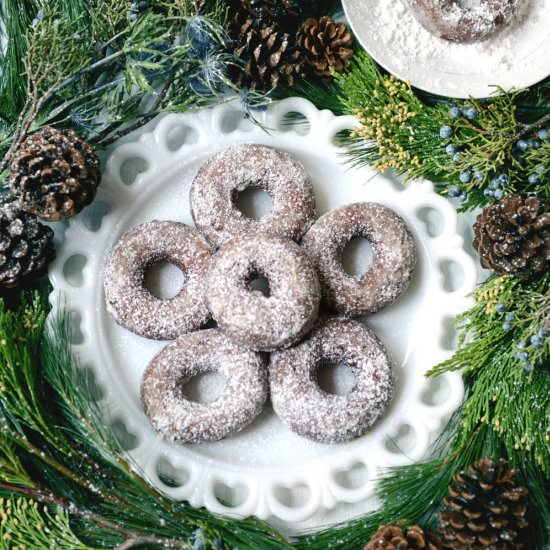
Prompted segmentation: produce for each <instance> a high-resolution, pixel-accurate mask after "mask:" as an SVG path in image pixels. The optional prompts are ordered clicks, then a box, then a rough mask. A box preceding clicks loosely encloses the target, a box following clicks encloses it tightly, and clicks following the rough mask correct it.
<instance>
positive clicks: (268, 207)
mask: <svg viewBox="0 0 550 550" xmlns="http://www.w3.org/2000/svg"><path fill="white" fill-rule="evenodd" d="M235 205H236V207H237V209H238V210H239V211H240V212H241V213H242V214H243V216H245V217H246V218H249V219H251V220H260V219H262V218H265V217H267V216H269V215H270V214H271V211H272V210H273V199H272V197H271V195H270V194H269V193H268V192H267V191H265V190H264V189H261V188H260V187H247V188H246V189H244V190H243V191H240V192H238V193H237V196H236V198H235Z"/></svg>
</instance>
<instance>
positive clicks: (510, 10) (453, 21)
mask: <svg viewBox="0 0 550 550" xmlns="http://www.w3.org/2000/svg"><path fill="white" fill-rule="evenodd" d="M518 4H519V3H518V0H479V5H475V6H465V5H464V0H409V5H410V7H411V9H412V12H413V14H414V15H415V17H416V18H417V19H418V21H419V22H420V24H421V25H422V26H423V27H424V28H426V29H427V30H428V31H430V32H431V33H432V34H435V35H436V36H439V37H440V38H443V39H445V40H450V41H451V42H460V43H463V44H470V43H473V42H481V41H483V40H486V39H487V38H490V37H491V36H493V35H494V34H496V33H497V32H499V31H500V30H501V29H503V28H504V27H506V26H507V25H508V24H509V23H510V22H511V21H512V18H513V16H514V15H515V13H516V11H517V8H518Z"/></svg>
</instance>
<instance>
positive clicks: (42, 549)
mask: <svg viewBox="0 0 550 550" xmlns="http://www.w3.org/2000/svg"><path fill="white" fill-rule="evenodd" d="M3 490H4V488H3V487H2V486H1V485H0V492H1V491H3ZM7 490H9V488H8V489H7ZM10 492H11V491H10ZM16 548H32V549H33V550H51V549H52V548H55V549H56V550H94V549H93V548H91V547H89V546H87V545H85V544H83V543H82V542H81V541H80V540H79V538H78V537H77V536H76V535H75V533H74V532H73V530H72V528H71V525H70V519H69V515H68V513H67V512H66V511H64V510H61V509H59V508H57V507H54V509H53V511H52V510H51V509H50V508H49V507H48V506H42V507H39V506H38V502H37V501H36V500H34V499H29V498H21V497H19V498H15V497H13V496H7V497H2V498H0V550H14V549H16Z"/></svg>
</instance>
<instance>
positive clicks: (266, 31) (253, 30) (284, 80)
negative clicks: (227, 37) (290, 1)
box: [234, 18, 300, 91]
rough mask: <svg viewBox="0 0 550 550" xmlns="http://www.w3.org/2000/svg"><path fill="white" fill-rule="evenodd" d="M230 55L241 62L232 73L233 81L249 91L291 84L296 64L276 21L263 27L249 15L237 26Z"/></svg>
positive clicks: (295, 71) (295, 58)
mask: <svg viewBox="0 0 550 550" xmlns="http://www.w3.org/2000/svg"><path fill="white" fill-rule="evenodd" d="M234 54H235V56H236V57H238V58H239V59H242V61H243V62H244V68H243V69H241V70H239V71H238V73H237V74H236V75H235V80H236V83H237V84H238V85H239V86H241V87H243V86H244V87H247V88H249V89H251V90H260V91H268V90H270V89H272V88H276V87H278V86H280V87H289V86H292V85H293V84H294V78H295V76H296V73H297V72H298V70H299V67H300V61H299V54H298V52H297V51H296V50H295V48H294V47H293V45H292V44H291V43H290V40H289V35H288V33H284V32H282V31H280V30H279V28H278V26H277V24H276V23H271V24H269V25H268V26H263V24H261V23H258V22H257V21H256V20H255V19H252V18H249V19H247V20H246V21H245V23H244V24H243V25H242V26H241V28H240V30H239V37H238V40H237V43H236V46H235V50H234Z"/></svg>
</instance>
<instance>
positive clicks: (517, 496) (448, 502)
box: [440, 459, 528, 550]
mask: <svg viewBox="0 0 550 550" xmlns="http://www.w3.org/2000/svg"><path fill="white" fill-rule="evenodd" d="M514 475H515V471H514V470H513V469H510V468H508V467H507V464H506V461H505V460H499V461H498V462H494V461H492V460H490V459H481V460H479V461H478V462H477V463H476V464H475V465H473V466H470V468H469V469H468V470H466V471H463V472H460V473H458V474H456V475H455V476H454V477H453V481H452V483H451V485H450V486H449V494H448V496H447V497H446V498H445V499H444V503H445V509H444V510H443V511H442V512H441V514H440V522H441V534H442V536H443V543H444V547H445V548H448V549H449V550H487V549H488V548H492V549H494V550H518V549H522V548H525V549H526V546H525V536H526V528H527V526H528V523H527V519H526V514H527V489H526V488H525V487H522V486H518V485H517V484H516V483H515V482H514Z"/></svg>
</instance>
